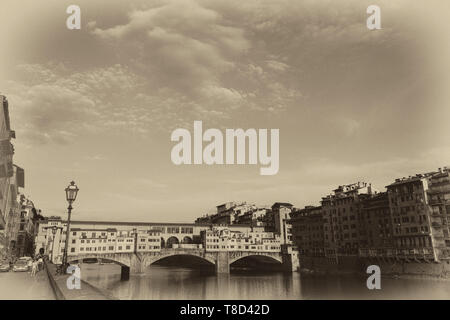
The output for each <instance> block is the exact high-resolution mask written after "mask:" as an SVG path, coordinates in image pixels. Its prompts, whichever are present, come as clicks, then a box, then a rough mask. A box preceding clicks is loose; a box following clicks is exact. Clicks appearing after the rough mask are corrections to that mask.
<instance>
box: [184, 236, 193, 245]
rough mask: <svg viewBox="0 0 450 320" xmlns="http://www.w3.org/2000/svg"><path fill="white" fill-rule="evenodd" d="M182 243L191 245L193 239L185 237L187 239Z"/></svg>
mask: <svg viewBox="0 0 450 320" xmlns="http://www.w3.org/2000/svg"><path fill="white" fill-rule="evenodd" d="M182 243H185V244H190V243H192V238H191V237H188V236H185V237H184V238H183V242H182Z"/></svg>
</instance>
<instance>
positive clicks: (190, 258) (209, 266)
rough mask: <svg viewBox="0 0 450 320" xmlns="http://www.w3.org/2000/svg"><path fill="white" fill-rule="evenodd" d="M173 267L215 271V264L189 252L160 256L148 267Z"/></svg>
mask: <svg viewBox="0 0 450 320" xmlns="http://www.w3.org/2000/svg"><path fill="white" fill-rule="evenodd" d="M152 267H155V268H158V267H159V268H161V267H164V268H174V269H179V268H183V269H192V270H201V271H202V272H204V271H206V272H211V273H214V272H215V265H214V264H213V263H212V262H210V261H208V260H206V259H204V258H201V257H198V256H194V255H190V254H177V255H172V256H168V257H164V258H161V259H159V260H157V261H155V262H153V263H152V264H151V265H150V268H152Z"/></svg>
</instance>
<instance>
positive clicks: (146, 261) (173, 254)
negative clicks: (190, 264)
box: [143, 251, 216, 268]
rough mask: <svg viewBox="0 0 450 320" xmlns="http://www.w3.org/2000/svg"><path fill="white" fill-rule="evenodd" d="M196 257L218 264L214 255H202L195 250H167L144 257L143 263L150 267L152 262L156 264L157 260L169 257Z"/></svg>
mask: <svg viewBox="0 0 450 320" xmlns="http://www.w3.org/2000/svg"><path fill="white" fill-rule="evenodd" d="M183 256H185V257H194V258H197V259H200V260H203V261H205V262H207V263H209V264H211V265H215V264H216V260H215V258H214V257H213V256H208V255H202V254H200V253H194V252H182V251H180V252H165V253H161V254H159V255H155V256H148V257H146V258H145V259H144V261H143V265H144V268H148V267H149V266H151V265H152V264H154V263H155V262H158V261H161V260H164V259H166V258H169V257H183Z"/></svg>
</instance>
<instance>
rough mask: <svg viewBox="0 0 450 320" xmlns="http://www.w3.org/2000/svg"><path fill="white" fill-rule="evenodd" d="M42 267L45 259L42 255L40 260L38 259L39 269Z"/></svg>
mask: <svg viewBox="0 0 450 320" xmlns="http://www.w3.org/2000/svg"><path fill="white" fill-rule="evenodd" d="M42 269H44V259H42V257H39V260H38V271H41V270H42Z"/></svg>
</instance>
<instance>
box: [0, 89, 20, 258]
mask: <svg viewBox="0 0 450 320" xmlns="http://www.w3.org/2000/svg"><path fill="white" fill-rule="evenodd" d="M0 108H1V109H0V241H1V243H0V255H3V256H11V255H12V256H16V255H17V254H18V252H17V238H18V236H19V228H20V204H19V202H20V197H19V195H20V191H19V188H23V187H25V185H24V183H25V181H24V180H25V177H24V170H23V169H22V168H20V167H18V166H16V165H14V164H13V155H14V147H13V145H12V143H11V141H12V139H14V138H15V137H16V135H15V131H13V130H12V129H11V123H10V117H9V104H8V100H7V98H6V97H5V96H2V95H0Z"/></svg>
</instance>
